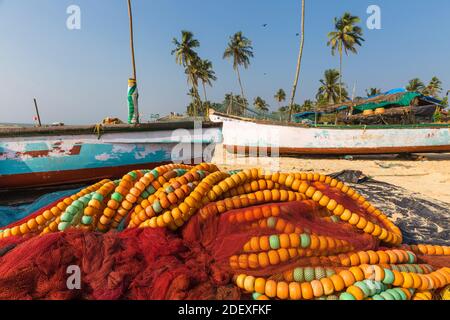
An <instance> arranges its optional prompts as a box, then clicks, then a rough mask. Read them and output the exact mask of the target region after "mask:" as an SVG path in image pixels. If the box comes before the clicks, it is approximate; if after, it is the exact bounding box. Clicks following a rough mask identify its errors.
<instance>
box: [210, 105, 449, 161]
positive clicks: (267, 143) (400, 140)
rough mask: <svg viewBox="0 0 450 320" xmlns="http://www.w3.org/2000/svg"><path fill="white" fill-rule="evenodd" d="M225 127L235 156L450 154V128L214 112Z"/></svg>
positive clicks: (226, 142)
mask: <svg viewBox="0 0 450 320" xmlns="http://www.w3.org/2000/svg"><path fill="white" fill-rule="evenodd" d="M209 118H210V120H211V121H212V122H219V123H223V126H222V135H223V145H224V147H225V148H226V149H227V150H228V151H229V152H232V153H252V152H258V149H265V150H267V152H269V153H278V154H279V155H311V154H314V155H366V154H398V153H442V152H450V124H414V125H376V126H361V125H317V126H314V125H304V124H296V123H284V122H274V121H264V120H255V119H249V118H244V117H238V116H233V115H227V114H224V113H219V112H216V111H214V110H210V113H209Z"/></svg>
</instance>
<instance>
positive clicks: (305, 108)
mask: <svg viewBox="0 0 450 320" xmlns="http://www.w3.org/2000/svg"><path fill="white" fill-rule="evenodd" d="M313 109H314V102H313V101H312V100H309V99H307V100H305V102H303V105H302V107H301V110H302V111H311V110H313Z"/></svg>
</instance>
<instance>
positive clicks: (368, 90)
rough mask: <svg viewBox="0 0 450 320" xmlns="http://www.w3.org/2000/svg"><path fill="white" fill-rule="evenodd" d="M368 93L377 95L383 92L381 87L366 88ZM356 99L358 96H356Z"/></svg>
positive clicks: (368, 95)
mask: <svg viewBox="0 0 450 320" xmlns="http://www.w3.org/2000/svg"><path fill="white" fill-rule="evenodd" d="M366 94H367V97H372V96H376V95H379V94H381V89H378V88H369V89H366ZM355 100H356V98H355Z"/></svg>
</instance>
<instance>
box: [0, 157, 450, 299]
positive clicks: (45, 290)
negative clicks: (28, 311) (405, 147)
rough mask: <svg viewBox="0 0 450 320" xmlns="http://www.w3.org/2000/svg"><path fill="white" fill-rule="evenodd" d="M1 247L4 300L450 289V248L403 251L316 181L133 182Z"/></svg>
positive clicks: (100, 191) (211, 175)
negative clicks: (76, 274)
mask: <svg viewBox="0 0 450 320" xmlns="http://www.w3.org/2000/svg"><path fill="white" fill-rule="evenodd" d="M0 235H1V237H2V239H1V240H0V275H1V277H0V298H2V299H239V298H244V299H248V298H251V297H252V298H254V299H268V298H276V299H294V300H300V299H304V300H310V299H330V300H331V299H342V300H363V299H374V300H405V299H414V300H418V299H424V300H429V299H432V298H437V297H438V296H439V294H440V293H441V291H442V290H444V288H445V287H446V286H447V285H448V284H449V283H450V269H449V268H448V266H449V265H450V259H449V258H450V248H449V247H446V246H433V245H422V244H419V245H411V246H408V245H406V244H402V233H401V231H400V229H399V228H398V227H397V226H395V225H394V224H393V223H392V222H391V221H390V220H389V219H388V218H387V217H386V216H385V215H384V214H383V213H382V212H381V211H380V210H378V209H376V208H375V207H373V206H372V205H371V204H370V203H369V202H368V201H367V200H366V199H365V198H364V197H362V196H361V195H360V194H358V192H356V191H355V190H353V189H352V188H350V187H348V186H346V185H345V184H344V183H342V182H341V181H339V180H337V179H334V178H331V177H328V176H325V175H321V174H317V173H286V174H284V173H271V172H266V171H264V170H261V169H248V170H243V171H230V172H224V171H220V170H219V169H218V168H217V167H216V166H214V165H212V164H201V165H198V166H185V165H166V166H162V167H158V168H156V169H153V170H136V171H133V172H130V173H129V174H127V175H125V176H124V177H123V178H122V179H120V180H117V181H110V180H102V181H100V182H98V183H97V184H95V185H92V186H89V187H88V188H86V189H83V190H81V191H79V192H77V193H76V194H73V195H71V196H70V197H66V198H64V199H60V200H59V201H57V202H56V203H53V204H51V205H49V206H46V207H44V208H41V209H40V210H38V211H36V212H35V213H33V214H31V215H30V216H28V217H27V218H26V219H22V220H19V221H17V222H14V223H12V224H10V225H9V226H7V227H5V228H4V229H3V230H1V231H0ZM71 266H72V267H73V266H76V267H78V268H79V270H80V281H81V287H80V289H70V286H69V285H68V282H67V281H68V279H69V278H70V272H69V273H68V268H69V267H71ZM442 292H443V291H442ZM441 296H444V295H441Z"/></svg>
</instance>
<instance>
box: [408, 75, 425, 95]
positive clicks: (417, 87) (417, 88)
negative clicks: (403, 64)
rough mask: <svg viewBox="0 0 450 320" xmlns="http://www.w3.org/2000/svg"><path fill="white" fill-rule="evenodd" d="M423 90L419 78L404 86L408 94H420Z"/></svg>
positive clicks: (422, 84)
mask: <svg viewBox="0 0 450 320" xmlns="http://www.w3.org/2000/svg"><path fill="white" fill-rule="evenodd" d="M424 89H425V85H424V83H423V82H422V81H421V80H420V79H419V78H414V79H412V80H410V81H409V82H408V85H407V86H406V90H407V91H410V92H422V91H423V90H424Z"/></svg>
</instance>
